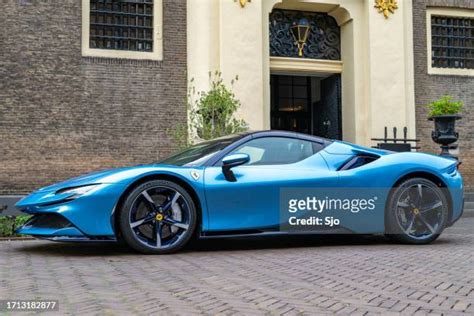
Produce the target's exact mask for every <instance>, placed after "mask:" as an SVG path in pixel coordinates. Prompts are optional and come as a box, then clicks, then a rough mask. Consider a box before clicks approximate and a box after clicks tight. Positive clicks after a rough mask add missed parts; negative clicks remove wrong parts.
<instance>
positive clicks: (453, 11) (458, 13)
mask: <svg viewBox="0 0 474 316" xmlns="http://www.w3.org/2000/svg"><path fill="white" fill-rule="evenodd" d="M433 15H434V16H448V17H457V18H474V10H471V9H458V8H439V7H435V8H427V10H426V36H427V38H426V40H427V41H426V43H427V45H426V46H427V57H428V74H430V75H446V76H474V69H462V68H437V67H433V66H432V58H431V57H432V56H431V54H432V50H431V17H432V16H433Z"/></svg>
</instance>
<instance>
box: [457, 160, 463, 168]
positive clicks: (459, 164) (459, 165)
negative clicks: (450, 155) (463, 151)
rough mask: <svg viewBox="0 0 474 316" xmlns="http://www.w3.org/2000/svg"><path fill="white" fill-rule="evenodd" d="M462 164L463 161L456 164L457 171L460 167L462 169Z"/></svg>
mask: <svg viewBox="0 0 474 316" xmlns="http://www.w3.org/2000/svg"><path fill="white" fill-rule="evenodd" d="M461 164H462V161H458V163H457V164H456V169H457V170H459V167H461Z"/></svg>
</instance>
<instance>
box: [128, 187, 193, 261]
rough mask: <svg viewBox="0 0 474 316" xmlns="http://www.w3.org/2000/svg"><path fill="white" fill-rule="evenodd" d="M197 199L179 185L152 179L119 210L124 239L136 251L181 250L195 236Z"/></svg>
mask: <svg viewBox="0 0 474 316" xmlns="http://www.w3.org/2000/svg"><path fill="white" fill-rule="evenodd" d="M196 222H197V213H196V206H195V205H194V201H193V199H192V198H191V196H190V195H189V194H188V192H187V191H186V190H185V189H184V188H182V187H181V186H180V185H178V184H176V183H174V182H170V181H165V180H153V181H149V182H146V183H144V184H141V185H139V186H138V187H137V188H135V189H134V190H133V191H131V192H130V193H129V195H128V196H127V198H126V200H125V203H124V204H123V207H122V208H121V210H120V213H119V223H120V230H121V233H122V237H123V239H124V241H125V242H126V243H127V244H128V245H129V246H130V247H132V248H133V249H135V250H136V251H139V252H142V253H147V254H166V253H172V252H176V251H178V250H180V249H181V248H182V247H184V246H185V245H186V243H187V242H188V241H189V240H190V239H191V237H192V236H193V233H194V230H195V228H196Z"/></svg>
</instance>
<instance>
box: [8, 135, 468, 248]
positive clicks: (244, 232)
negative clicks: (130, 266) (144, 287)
mask: <svg viewBox="0 0 474 316" xmlns="http://www.w3.org/2000/svg"><path fill="white" fill-rule="evenodd" d="M331 190H332V191H331ZM331 192H333V193H334V192H336V193H334V194H335V195H337V198H336V197H335V196H333V195H334V194H333V195H331V196H330V194H332V193H331ZM362 195H363V196H364V199H365V198H367V199H366V200H364V199H362ZM463 199H464V197H463V183H462V177H461V175H460V173H459V171H458V162H457V161H456V160H454V159H451V158H445V157H440V156H435V155H431V154H424V153H416V152H404V153H395V152H389V151H382V150H377V149H372V148H366V147H361V146H357V145H353V144H349V143H346V142H342V141H335V140H327V139H323V138H319V137H315V136H310V135H303V134H298V133H293V132H282V131H263V132H252V133H250V132H249V133H242V134H238V135H232V136H228V137H224V138H219V139H215V140H212V141H207V142H203V143H199V144H197V145H195V146H192V147H190V148H188V149H186V150H184V151H182V152H180V153H178V154H176V155H173V156H171V157H169V158H167V159H165V160H163V161H161V162H159V163H157V164H151V165H139V166H134V167H126V168H119V169H113V170H106V171H100V172H96V173H92V174H88V175H84V176H81V177H77V178H74V179H70V180H67V181H65V182H62V183H58V184H54V185H51V186H47V187H44V188H41V189H39V190H37V191H35V192H33V193H32V194H30V195H29V196H27V197H25V198H23V199H22V200H21V201H19V202H18V203H17V205H16V207H17V208H18V209H19V210H21V211H22V212H24V213H27V214H31V215H32V217H31V219H30V220H29V221H28V222H27V223H26V224H25V225H24V226H22V227H21V228H20V229H19V230H18V232H19V233H20V234H26V235H31V236H35V237H38V238H42V239H49V240H54V241H101V242H103V241H120V242H125V243H126V244H128V245H129V246H130V247H131V248H133V249H135V250H136V251H139V252H142V253H151V254H164V253H170V252H175V251H177V250H179V249H181V248H182V247H183V246H185V245H186V244H187V243H188V242H189V241H190V240H191V238H194V237H196V238H206V237H215V236H219V237H222V236H248V235H252V236H255V235H258V234H262V235H268V234H297V233H305V234H306V233H318V234H320V233H338V232H345V233H356V234H386V235H388V236H390V237H391V238H393V239H395V240H397V241H399V242H403V243H414V244H425V243H428V242H431V241H433V240H435V239H436V238H437V237H438V236H439V235H440V234H441V232H442V231H443V230H444V229H445V228H446V227H448V226H450V225H452V224H453V223H454V222H455V221H456V220H458V219H459V218H460V217H461V215H462V212H463V204H464V203H463V202H464V201H463ZM354 200H355V201H356V202H357V203H356V204H354V203H353V202H354ZM331 205H332V206H331ZM346 206H348V207H346ZM326 211H327V212H326ZM325 215H331V216H325ZM295 226H297V227H298V229H295ZM288 227H290V228H292V229H287V228H288Z"/></svg>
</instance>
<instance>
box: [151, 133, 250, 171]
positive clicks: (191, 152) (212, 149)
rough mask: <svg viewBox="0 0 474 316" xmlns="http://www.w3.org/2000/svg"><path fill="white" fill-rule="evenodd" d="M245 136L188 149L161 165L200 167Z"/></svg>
mask: <svg viewBox="0 0 474 316" xmlns="http://www.w3.org/2000/svg"><path fill="white" fill-rule="evenodd" d="M243 136H244V135H232V136H226V137H222V138H216V139H213V140H210V141H206V142H202V143H199V144H196V145H194V146H191V147H189V148H186V149H185V150H183V151H181V152H179V153H177V154H175V155H172V156H170V157H168V158H166V159H164V160H162V161H160V163H162V164H167V165H175V166H200V165H202V164H203V163H205V162H206V161H207V160H209V159H210V158H211V157H212V156H214V155H215V154H217V153H218V152H220V151H221V150H222V149H224V148H226V147H227V146H229V145H230V144H232V143H233V142H235V141H236V140H238V139H240V138H242V137H243Z"/></svg>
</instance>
